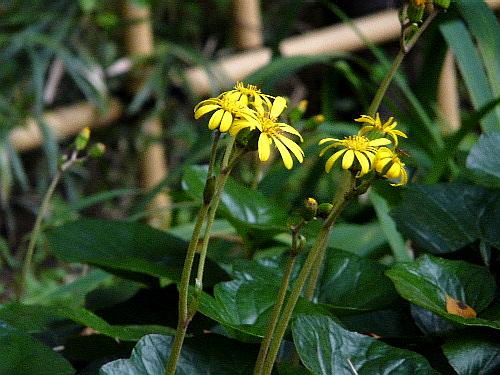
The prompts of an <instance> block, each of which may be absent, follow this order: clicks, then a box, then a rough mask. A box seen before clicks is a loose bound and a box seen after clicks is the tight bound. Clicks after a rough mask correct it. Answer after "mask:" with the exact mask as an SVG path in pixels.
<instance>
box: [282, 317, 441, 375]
mask: <svg viewBox="0 0 500 375" xmlns="http://www.w3.org/2000/svg"><path fill="white" fill-rule="evenodd" d="M292 332H293V339H294V342H295V345H296V347H297V351H298V352H299V355H300V359H301V360H302V362H303V363H304V365H305V366H306V367H307V368H308V369H309V370H310V371H312V372H313V373H314V374H315V375H334V374H352V373H357V374H359V375H373V374H377V375H389V374H390V375H398V374H399V375H408V374H413V375H431V374H438V373H437V372H436V371H434V370H433V369H432V367H431V366H430V365H429V363H428V362H427V360H426V359H425V358H424V357H422V356H421V355H419V354H417V353H414V352H411V351H408V350H404V349H398V348H394V347H392V346H389V345H387V344H385V343H383V342H380V341H377V340H375V339H373V338H371V337H368V336H364V335H361V334H359V333H356V332H350V331H348V330H346V329H344V328H343V327H341V326H340V325H338V324H337V323H335V321H334V320H333V319H330V318H328V317H326V316H308V315H301V316H298V317H297V318H296V319H295V320H294V322H293V326H292ZM353 368H354V369H355V372H354V371H353V370H352V369H353Z"/></svg>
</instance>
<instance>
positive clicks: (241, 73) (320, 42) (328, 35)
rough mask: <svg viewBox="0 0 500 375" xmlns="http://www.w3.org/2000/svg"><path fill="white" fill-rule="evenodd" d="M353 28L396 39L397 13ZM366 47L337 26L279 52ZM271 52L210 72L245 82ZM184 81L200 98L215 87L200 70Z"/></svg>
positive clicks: (228, 60) (238, 57)
mask: <svg viewBox="0 0 500 375" xmlns="http://www.w3.org/2000/svg"><path fill="white" fill-rule="evenodd" d="M486 3H487V4H488V5H489V6H490V7H491V8H492V9H499V8H500V0H486ZM353 24H354V26H355V28H356V29H358V30H360V31H361V32H362V33H363V35H364V36H365V38H366V39H367V40H368V41H370V42H372V43H377V44H380V43H385V42H388V41H391V40H395V39H397V38H398V37H399V35H400V30H401V26H400V24H399V18H398V11H397V10H387V11H383V12H379V13H375V14H372V15H369V16H365V17H361V18H358V19H354V20H353ZM364 47H365V44H364V42H363V41H362V40H361V39H360V37H359V35H358V33H357V32H356V31H355V30H354V29H353V27H352V26H350V25H346V24H338V25H334V26H328V27H325V28H321V29H317V30H313V31H310V32H308V33H305V34H303V35H299V36H294V37H290V38H287V39H284V40H283V41H282V42H281V43H280V45H279V50H280V52H281V54H282V55H283V56H299V55H315V54H321V53H332V52H349V51H355V50H358V49H361V48H364ZM271 57H272V54H271V50H270V49H268V48H262V49H258V50H255V51H250V52H243V53H240V54H235V55H232V56H228V57H223V58H221V59H218V60H216V61H215V62H214V64H213V65H212V66H211V70H212V71H214V72H218V73H219V74H218V75H216V76H217V77H218V76H219V75H220V76H222V77H224V80H220V81H218V82H217V83H219V84H222V85H227V84H230V83H233V82H236V81H240V80H242V79H244V78H245V77H246V76H248V75H249V74H251V73H253V72H254V71H256V70H257V69H260V68H262V67H264V66H266V65H267V64H268V63H269V62H270V61H271ZM186 74H187V80H188V82H189V83H190V84H191V87H192V88H193V90H194V91H195V92H196V93H197V94H199V95H205V94H207V93H210V92H211V91H212V88H213V87H214V82H213V77H211V76H210V75H209V74H207V72H206V71H205V70H204V69H202V68H199V67H197V68H191V69H188V70H187V72H186Z"/></svg>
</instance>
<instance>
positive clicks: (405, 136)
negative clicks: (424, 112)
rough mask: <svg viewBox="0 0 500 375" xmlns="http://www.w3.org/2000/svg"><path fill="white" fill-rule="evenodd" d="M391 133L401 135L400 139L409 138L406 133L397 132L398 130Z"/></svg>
mask: <svg viewBox="0 0 500 375" xmlns="http://www.w3.org/2000/svg"><path fill="white" fill-rule="evenodd" d="M391 133H394V134H396V135H399V136H400V137H403V138H408V136H407V135H406V134H405V133H403V132H402V131H401V130H397V129H395V130H393V131H392V132H391Z"/></svg>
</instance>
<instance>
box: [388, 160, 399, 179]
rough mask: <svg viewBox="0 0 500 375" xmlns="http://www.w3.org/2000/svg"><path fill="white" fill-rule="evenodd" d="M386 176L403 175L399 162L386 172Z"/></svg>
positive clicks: (395, 176) (397, 176)
mask: <svg viewBox="0 0 500 375" xmlns="http://www.w3.org/2000/svg"><path fill="white" fill-rule="evenodd" d="M385 176H386V177H387V178H399V176H401V166H400V165H399V164H397V163H394V164H393V165H391V167H390V168H389V170H388V171H387V172H386V173H385Z"/></svg>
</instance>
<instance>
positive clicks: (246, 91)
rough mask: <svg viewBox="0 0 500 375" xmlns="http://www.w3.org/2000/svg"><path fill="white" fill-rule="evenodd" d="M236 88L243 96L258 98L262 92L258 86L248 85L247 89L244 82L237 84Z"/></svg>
mask: <svg viewBox="0 0 500 375" xmlns="http://www.w3.org/2000/svg"><path fill="white" fill-rule="evenodd" d="M234 88H235V89H236V90H238V91H239V92H241V93H242V94H243V95H253V96H256V95H258V94H260V90H259V89H258V88H257V86H254V85H247V86H246V87H245V84H244V83H243V82H238V83H236V86H235V87H234Z"/></svg>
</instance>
